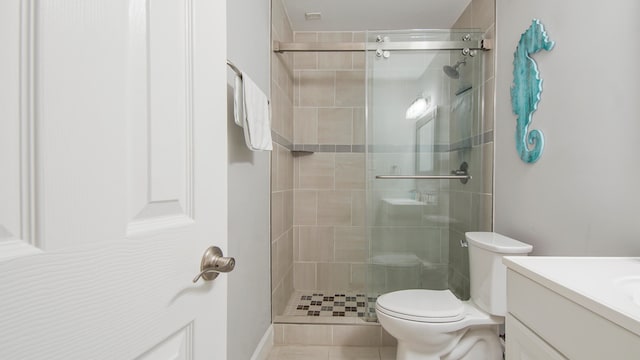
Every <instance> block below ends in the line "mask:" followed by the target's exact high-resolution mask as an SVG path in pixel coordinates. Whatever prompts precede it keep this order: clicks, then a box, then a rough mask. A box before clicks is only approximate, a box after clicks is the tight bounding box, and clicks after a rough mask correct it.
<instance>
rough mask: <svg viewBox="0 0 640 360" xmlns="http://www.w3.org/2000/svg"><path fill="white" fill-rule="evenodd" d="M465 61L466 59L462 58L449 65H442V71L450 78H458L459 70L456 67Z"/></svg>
mask: <svg viewBox="0 0 640 360" xmlns="http://www.w3.org/2000/svg"><path fill="white" fill-rule="evenodd" d="M466 63H467V60H465V59H464V58H462V59H460V60H458V61H457V62H456V63H455V65H453V66H450V65H445V66H443V67H442V71H444V73H445V74H446V75H447V76H448V77H450V78H452V79H459V78H460V72H459V71H458V68H459V67H460V66H461V65H464V64H466Z"/></svg>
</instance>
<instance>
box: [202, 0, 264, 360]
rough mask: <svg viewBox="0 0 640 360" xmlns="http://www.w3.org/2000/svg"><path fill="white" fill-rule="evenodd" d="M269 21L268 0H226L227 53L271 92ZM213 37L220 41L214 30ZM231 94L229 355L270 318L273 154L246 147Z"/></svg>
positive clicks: (256, 337)
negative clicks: (233, 265) (233, 262)
mask: <svg viewBox="0 0 640 360" xmlns="http://www.w3.org/2000/svg"><path fill="white" fill-rule="evenodd" d="M248 9H250V10H251V11H247V10H248ZM269 21H270V1H269V0H231V1H227V57H228V59H230V60H231V61H232V62H233V63H235V64H236V65H237V66H238V67H239V68H240V69H241V70H242V71H244V72H246V73H247V74H249V76H251V78H252V79H253V80H254V81H255V82H256V83H257V84H258V86H259V87H260V88H261V89H262V90H263V91H264V92H265V93H266V94H267V95H268V94H269V89H270V86H269V58H270V54H269V48H270V46H269V43H270V39H269V33H270V28H271V26H270V24H269ZM212 41H215V36H213V37H212ZM229 73H231V71H229ZM227 88H228V93H229V95H232V90H233V77H232V76H229V80H228V86H227ZM228 98H229V99H228V100H229V101H228V111H227V112H228V115H229V118H228V119H227V123H228V124H229V125H228V129H229V131H228V134H229V135H228V136H229V168H228V170H229V173H228V176H229V250H228V253H229V255H230V256H234V257H235V258H236V260H237V265H236V268H235V270H234V271H233V272H231V273H229V274H228V276H229V294H228V304H229V313H228V325H227V331H228V333H229V337H228V344H227V346H228V355H229V357H228V358H229V359H249V358H250V357H251V354H252V353H253V351H254V350H255V348H256V346H257V345H258V343H259V342H260V339H261V338H262V336H263V335H264V333H265V332H266V331H267V329H268V328H269V326H270V324H271V305H270V300H271V289H270V283H271V282H270V277H269V274H270V263H269V261H270V253H271V252H270V249H269V242H270V240H269V234H270V229H269V226H270V218H269V212H270V205H269V199H270V184H269V181H270V174H269V171H270V169H269V159H270V156H271V154H270V152H252V151H249V149H247V147H246V145H245V142H244V135H243V133H242V129H241V128H240V127H238V126H236V125H235V124H233V102H232V96H228ZM212 121H221V119H212ZM212 241H214V240H212Z"/></svg>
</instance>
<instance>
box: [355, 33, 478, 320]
mask: <svg viewBox="0 0 640 360" xmlns="http://www.w3.org/2000/svg"><path fill="white" fill-rule="evenodd" d="M367 38H368V44H370V46H372V47H374V48H375V47H376V46H380V45H381V44H382V45H384V44H385V43H401V42H412V43H419V42H427V43H430V44H434V46H433V47H434V48H435V49H433V50H394V51H384V50H383V51H375V50H374V49H369V50H370V51H367V145H368V146H367V154H366V156H367V167H366V184H367V188H366V193H367V221H366V228H367V239H368V245H369V265H368V276H367V295H368V299H369V309H368V314H367V315H368V317H369V319H370V320H371V319H372V318H375V311H374V302H375V299H376V298H377V296H379V295H381V294H384V293H387V292H391V291H395V290H401V289H412V288H415V289H419V288H422V289H447V288H450V287H452V289H453V290H455V287H456V286H458V287H464V286H465V285H464V284H450V280H452V279H450V274H451V275H452V276H451V277H452V278H453V280H454V281H460V280H459V279H458V278H459V276H456V275H458V274H457V273H461V275H463V276H465V275H466V277H467V278H468V275H467V273H468V270H467V269H466V263H465V261H466V260H465V258H464V255H462V257H463V258H460V259H458V258H455V259H451V255H453V256H454V257H455V256H456V255H457V254H455V253H456V252H460V251H458V250H457V249H453V250H454V251H453V252H454V254H450V251H449V250H450V248H454V247H457V248H460V246H461V243H460V242H459V240H463V239H464V235H463V234H464V232H465V231H468V230H471V224H469V220H468V216H466V217H461V216H460V215H459V214H461V213H466V214H467V215H470V213H469V212H470V211H471V210H470V205H471V204H465V203H464V201H458V203H454V202H453V200H454V199H457V198H458V197H457V196H455V193H456V192H464V191H465V190H466V189H465V188H466V187H471V185H472V184H473V183H474V182H478V181H480V180H481V179H480V178H479V177H476V178H473V175H475V174H473V172H472V171H471V170H470V169H469V165H470V163H471V165H473V166H472V167H471V169H475V168H476V165H478V164H473V163H472V162H473V161H475V160H476V159H474V160H471V159H470V158H467V157H468V156H465V153H467V152H469V153H470V151H469V150H470V149H471V147H472V145H473V138H472V135H473V133H474V131H473V126H474V124H478V123H479V120H480V118H481V109H482V108H481V106H480V105H481V101H482V88H481V86H480V85H481V79H482V77H481V71H480V70H481V69H482V66H481V65H482V57H483V56H482V55H483V54H482V51H481V50H470V49H467V48H463V49H455V50H446V48H448V47H452V46H450V45H449V44H450V42H452V41H465V42H469V43H471V42H473V41H476V42H477V41H478V40H481V38H482V34H481V33H478V32H469V31H456V30H445V31H438V30H426V31H394V32H384V33H380V32H370V33H368V35H367ZM438 47H441V48H440V49H438ZM453 153H455V154H453ZM465 160H466V161H465ZM469 175H471V178H469ZM456 206H459V207H467V209H455V207H456ZM460 210H463V211H460ZM465 210H466V211H465ZM456 267H459V268H456ZM458 296H460V297H466V296H467V295H466V292H465V291H458Z"/></svg>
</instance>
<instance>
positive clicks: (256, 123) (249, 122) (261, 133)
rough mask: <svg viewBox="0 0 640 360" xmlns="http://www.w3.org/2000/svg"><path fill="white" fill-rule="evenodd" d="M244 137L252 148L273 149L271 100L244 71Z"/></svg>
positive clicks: (255, 149)
mask: <svg viewBox="0 0 640 360" xmlns="http://www.w3.org/2000/svg"><path fill="white" fill-rule="evenodd" d="M242 89H243V102H244V109H243V110H244V119H245V121H244V139H245V141H246V143H247V147H248V148H249V149H250V150H253V151H258V150H273V146H272V145H271V117H270V116H269V100H268V99H267V96H266V95H265V94H264V93H263V92H262V90H260V88H259V87H258V86H257V85H256V84H255V83H254V82H253V80H251V78H250V77H249V76H247V74H245V73H242Z"/></svg>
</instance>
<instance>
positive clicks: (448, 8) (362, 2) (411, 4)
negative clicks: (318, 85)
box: [282, 0, 471, 31]
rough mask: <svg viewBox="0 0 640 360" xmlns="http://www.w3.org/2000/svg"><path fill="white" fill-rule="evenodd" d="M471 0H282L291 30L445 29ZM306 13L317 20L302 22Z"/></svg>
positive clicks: (449, 26)
mask: <svg viewBox="0 0 640 360" xmlns="http://www.w3.org/2000/svg"><path fill="white" fill-rule="evenodd" d="M470 1H471V0H282V2H283V4H284V7H285V9H286V10H287V14H288V15H289V20H290V21H291V27H292V28H293V30H294V31H363V30H399V29H449V28H451V25H453V23H455V21H456V20H457V19H458V17H459V16H460V14H461V13H462V11H463V10H464V9H465V8H466V7H467V5H468V4H469V2H470ZM306 12H321V13H322V19H321V20H310V21H306V20H305V17H304V14H305V13H306Z"/></svg>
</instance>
